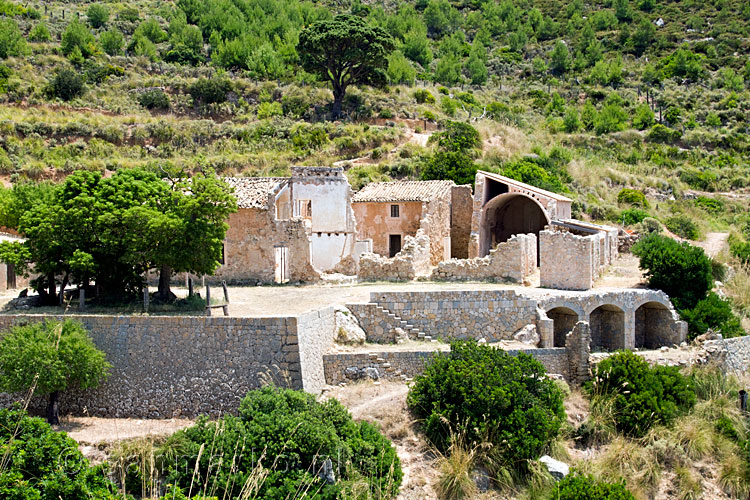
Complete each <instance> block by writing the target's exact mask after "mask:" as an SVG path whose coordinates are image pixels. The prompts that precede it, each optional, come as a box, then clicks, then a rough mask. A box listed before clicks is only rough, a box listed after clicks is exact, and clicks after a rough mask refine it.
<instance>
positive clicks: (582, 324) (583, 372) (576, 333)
mask: <svg viewBox="0 0 750 500" xmlns="http://www.w3.org/2000/svg"><path fill="white" fill-rule="evenodd" d="M565 350H566V351H567V353H568V370H569V374H570V383H571V384H574V385H580V384H581V383H582V382H585V381H586V380H588V379H589V378H591V370H590V366H589V355H590V354H591V329H590V328H589V324H588V323H587V322H586V321H579V322H578V323H576V326H575V327H574V328H573V330H572V331H571V332H570V333H568V335H566V337H565Z"/></svg>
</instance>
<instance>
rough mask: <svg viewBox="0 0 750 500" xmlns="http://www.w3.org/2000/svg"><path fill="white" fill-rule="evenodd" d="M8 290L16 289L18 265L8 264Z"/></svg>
mask: <svg viewBox="0 0 750 500" xmlns="http://www.w3.org/2000/svg"><path fill="white" fill-rule="evenodd" d="M5 283H6V288H7V289H8V290H13V289H14V288H16V265H15V264H7V268H6V281H5Z"/></svg>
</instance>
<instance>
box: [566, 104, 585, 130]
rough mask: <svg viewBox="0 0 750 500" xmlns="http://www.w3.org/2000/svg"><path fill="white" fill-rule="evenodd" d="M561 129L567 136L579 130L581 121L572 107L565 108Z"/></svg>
mask: <svg viewBox="0 0 750 500" xmlns="http://www.w3.org/2000/svg"><path fill="white" fill-rule="evenodd" d="M563 128H564V129H565V131H566V132H567V133H569V134H574V133H576V132H578V131H579V130H581V120H580V119H579V118H578V110H577V109H576V108H575V107H574V106H568V107H567V108H565V116H564V117H563Z"/></svg>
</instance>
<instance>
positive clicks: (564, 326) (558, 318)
mask: <svg viewBox="0 0 750 500" xmlns="http://www.w3.org/2000/svg"><path fill="white" fill-rule="evenodd" d="M547 317H548V318H549V319H551V320H552V321H554V323H553V325H554V332H555V341H554V345H555V347H565V337H566V336H567V335H568V333H570V332H571V331H572V330H573V328H575V326H576V323H578V314H576V312H575V311H573V310H572V309H568V308H567V307H555V308H554V309H550V310H549V311H547Z"/></svg>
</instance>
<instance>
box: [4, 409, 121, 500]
mask: <svg viewBox="0 0 750 500" xmlns="http://www.w3.org/2000/svg"><path fill="white" fill-rule="evenodd" d="M0 443H2V446H1V447H2V449H3V453H4V456H6V457H9V458H10V460H7V461H4V465H3V468H2V470H1V471H0V494H2V497H3V498H7V499H13V500H16V499H17V500H22V499H24V500H37V499H57V498H64V499H65V500H88V499H91V498H98V499H105V500H110V499H115V498H120V496H119V495H117V493H116V491H117V490H116V488H115V486H114V484H112V483H110V482H109V481H108V480H107V479H106V470H105V469H104V468H103V466H96V467H91V466H90V465H89V461H88V460H86V458H84V456H83V455H82V454H81V452H80V451H79V450H78V443H76V442H75V441H74V440H72V439H71V438H69V437H68V436H67V435H66V434H65V433H64V432H55V431H54V430H53V429H52V427H50V426H49V424H47V423H46V422H45V421H44V420H42V419H39V418H33V417H29V416H28V415H27V414H26V412H25V411H23V410H21V409H18V408H12V409H8V408H2V409H0Z"/></svg>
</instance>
